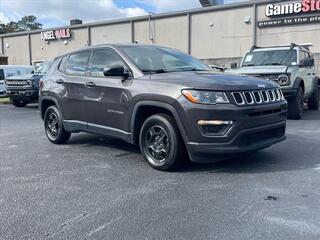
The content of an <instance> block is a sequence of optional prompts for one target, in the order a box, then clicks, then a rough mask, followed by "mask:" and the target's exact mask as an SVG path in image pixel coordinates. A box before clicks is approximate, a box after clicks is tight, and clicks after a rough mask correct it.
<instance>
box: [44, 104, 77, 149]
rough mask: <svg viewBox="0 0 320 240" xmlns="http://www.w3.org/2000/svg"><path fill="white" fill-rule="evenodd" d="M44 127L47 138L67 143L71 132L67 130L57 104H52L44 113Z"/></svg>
mask: <svg viewBox="0 0 320 240" xmlns="http://www.w3.org/2000/svg"><path fill="white" fill-rule="evenodd" d="M44 129H45V132H46V135H47V138H48V139H49V141H50V142H52V143H54V144H65V143H67V142H68V140H69V138H70V136H71V133H70V132H67V131H66V130H65V129H64V127H63V124H62V118H61V114H60V112H59V110H58V109H57V107H56V106H50V107H48V109H47V110H46V112H45V114H44Z"/></svg>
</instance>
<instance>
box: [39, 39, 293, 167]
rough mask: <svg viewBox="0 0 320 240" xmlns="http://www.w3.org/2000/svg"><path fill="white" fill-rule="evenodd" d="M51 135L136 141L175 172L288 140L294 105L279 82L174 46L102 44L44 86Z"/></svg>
mask: <svg viewBox="0 0 320 240" xmlns="http://www.w3.org/2000/svg"><path fill="white" fill-rule="evenodd" d="M40 86H41V90H40V112H41V116H42V118H43V120H44V127H45V133H46V135H47V137H48V139H49V140H50V141H51V142H53V143H56V144H62V143H66V142H67V141H68V139H69V138H70V135H71V133H73V132H79V131H85V132H91V133H97V134H102V135H107V136H111V137H117V138H120V139H123V140H125V141H127V142H129V143H137V144H139V146H140V149H141V152H142V154H143V156H144V157H145V158H146V160H147V162H148V163H149V164H150V165H151V166H152V167H154V168H156V169H161V170H169V169H172V168H174V167H177V166H178V165H179V164H180V163H181V162H183V161H184V160H185V159H188V158H190V159H191V161H194V162H208V161H209V162H210V161H211V162H212V161H217V160H221V159H222V158H225V156H226V155H227V156H233V155H234V154H239V153H242V152H248V151H254V150H258V149H262V148H265V147H268V146H270V145H272V144H275V143H278V142H280V141H282V140H284V139H285V138H286V137H285V127H286V113H287V102H286V101H285V99H284V97H283V95H282V92H281V90H280V89H279V85H278V84H277V83H274V82H272V81H267V80H261V79H258V78H254V77H249V76H238V75H227V74H224V73H217V72H214V71H211V70H210V68H209V67H208V66H207V65H204V64H203V63H201V62H200V61H198V60H196V59H195V58H193V57H191V56H189V55H186V54H184V53H182V52H180V51H177V50H173V49H170V48H165V47H159V46H148V45H137V44H133V45H100V46H94V47H88V48H84V49H81V50H78V51H74V52H72V53H69V54H66V55H64V56H60V57H58V58H56V59H55V61H54V63H53V66H52V67H51V68H50V70H49V72H48V74H46V75H45V77H44V78H43V81H42V83H41V84H40Z"/></svg>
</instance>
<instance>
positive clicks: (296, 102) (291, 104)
mask: <svg viewBox="0 0 320 240" xmlns="http://www.w3.org/2000/svg"><path fill="white" fill-rule="evenodd" d="M303 107H304V92H303V89H302V87H299V88H298V90H297V96H296V97H295V98H292V99H290V100H289V101H288V118H289V119H296V120H299V119H301V117H302V115H303Z"/></svg>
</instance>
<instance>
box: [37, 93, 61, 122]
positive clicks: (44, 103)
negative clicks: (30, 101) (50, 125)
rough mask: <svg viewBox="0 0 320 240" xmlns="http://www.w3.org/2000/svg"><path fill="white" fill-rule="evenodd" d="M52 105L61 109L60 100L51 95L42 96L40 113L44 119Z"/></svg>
mask: <svg viewBox="0 0 320 240" xmlns="http://www.w3.org/2000/svg"><path fill="white" fill-rule="evenodd" d="M50 106H56V107H57V108H58V110H59V111H60V107H59V104H58V101H57V100H56V99H55V98H53V97H50V96H45V97H42V98H41V102H40V104H39V108H40V115H41V118H42V119H43V118H44V114H45V112H46V110H47V109H48V107H50ZM60 112H61V111H60Z"/></svg>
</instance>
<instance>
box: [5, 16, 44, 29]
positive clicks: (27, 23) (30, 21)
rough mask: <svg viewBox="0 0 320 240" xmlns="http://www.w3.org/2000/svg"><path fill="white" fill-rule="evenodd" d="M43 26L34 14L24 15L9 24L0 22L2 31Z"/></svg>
mask: <svg viewBox="0 0 320 240" xmlns="http://www.w3.org/2000/svg"><path fill="white" fill-rule="evenodd" d="M41 28H42V24H41V23H39V22H37V18H36V17H35V16H33V15H29V16H24V17H23V18H21V20H19V21H17V22H14V21H11V22H8V23H7V24H4V23H1V22H0V33H11V32H20V31H31V30H36V29H41Z"/></svg>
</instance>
